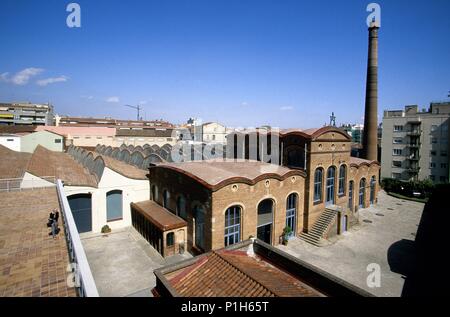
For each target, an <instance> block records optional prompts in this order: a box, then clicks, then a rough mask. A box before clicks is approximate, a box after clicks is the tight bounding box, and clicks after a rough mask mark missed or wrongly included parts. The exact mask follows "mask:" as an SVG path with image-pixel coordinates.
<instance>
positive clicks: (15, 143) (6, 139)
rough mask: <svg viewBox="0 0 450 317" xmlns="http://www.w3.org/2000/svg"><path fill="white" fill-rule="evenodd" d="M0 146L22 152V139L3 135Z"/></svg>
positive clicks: (0, 137) (0, 138)
mask: <svg viewBox="0 0 450 317" xmlns="http://www.w3.org/2000/svg"><path fill="white" fill-rule="evenodd" d="M0 145H3V146H5V147H7V148H9V149H11V150H13V151H16V152H20V137H19V136H16V135H1V136H0Z"/></svg>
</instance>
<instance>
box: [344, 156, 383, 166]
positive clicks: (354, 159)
mask: <svg viewBox="0 0 450 317" xmlns="http://www.w3.org/2000/svg"><path fill="white" fill-rule="evenodd" d="M362 164H364V165H371V164H379V163H378V162H377V161H370V160H365V159H362V158H359V157H353V156H351V157H350V165H356V166H360V165H362Z"/></svg>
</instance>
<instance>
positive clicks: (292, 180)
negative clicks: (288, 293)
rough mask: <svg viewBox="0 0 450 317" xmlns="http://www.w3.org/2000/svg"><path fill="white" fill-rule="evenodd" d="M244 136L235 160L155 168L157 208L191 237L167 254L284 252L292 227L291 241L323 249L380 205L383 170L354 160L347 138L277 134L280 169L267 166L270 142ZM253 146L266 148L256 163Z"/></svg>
mask: <svg viewBox="0 0 450 317" xmlns="http://www.w3.org/2000/svg"><path fill="white" fill-rule="evenodd" d="M238 134H239V133H235V134H232V135H231V136H229V137H228V142H229V143H228V146H227V148H228V149H234V150H235V151H232V154H231V155H232V156H230V154H229V153H228V154H227V155H228V158H221V159H215V160H206V161H188V162H180V163H173V162H172V163H157V164H151V167H150V168H149V171H150V173H149V175H148V177H149V181H150V190H151V195H150V196H151V200H153V201H154V202H156V203H157V204H158V205H160V206H161V207H162V208H165V210H167V212H171V213H173V214H174V215H176V216H177V217H179V218H181V219H182V220H184V221H185V222H186V223H187V227H186V228H180V229H179V231H183V230H187V234H185V232H184V231H183V232H179V233H178V232H173V233H172V234H173V236H171V237H170V238H169V239H163V240H162V241H164V243H170V244H171V245H170V246H169V245H167V246H165V247H174V249H176V250H178V249H180V247H179V246H180V245H183V247H182V248H181V249H183V250H184V246H185V245H186V248H187V250H188V251H191V252H193V253H196V254H199V253H203V252H207V251H210V250H216V249H221V248H223V247H226V246H229V245H232V244H235V243H238V242H240V241H243V240H246V239H248V238H249V237H257V238H258V239H260V240H262V241H264V242H266V243H268V244H271V245H277V244H279V243H281V242H282V238H283V236H284V235H285V233H284V230H285V228H287V227H289V228H290V229H292V232H291V233H290V235H291V236H292V235H295V236H299V237H300V238H302V239H304V240H306V241H308V242H310V243H313V244H320V242H321V241H322V239H323V238H326V237H329V236H332V235H335V234H341V233H343V232H345V231H346V230H347V228H349V227H350V226H351V225H352V224H354V223H356V222H357V221H358V210H359V209H360V208H366V207H368V206H369V205H370V204H374V203H376V200H377V192H378V190H379V188H378V187H379V185H378V174H379V168H380V167H379V164H378V162H376V161H368V160H363V159H357V158H353V157H351V156H350V150H351V149H350V144H351V138H350V137H349V136H348V134H347V133H345V131H343V130H341V129H339V128H336V127H323V128H320V129H308V130H298V129H296V130H292V129H291V130H284V131H280V132H277V134H276V135H275V134H270V133H269V135H266V136H267V137H268V138H269V139H270V138H273V137H275V136H277V137H278V138H279V141H280V143H279V153H280V154H279V164H273V163H266V162H264V161H265V160H266V158H265V157H264V155H263V151H262V148H263V144H265V143H264V142H263V139H264V138H263V135H262V134H260V133H258V132H254V134H255V135H253V136H250V135H249V133H246V134H245V135H238ZM250 139H256V140H257V144H258V145H257V146H256V150H257V151H256V153H257V155H256V159H253V160H252V159H251V158H252V155H251V151H250V148H251V146H249V142H248V141H249V140H250ZM236 140H241V141H242V142H241V143H239V141H237V142H234V141H236ZM268 144H270V142H268ZM236 149H241V151H236ZM269 151H270V149H269ZM239 152H240V153H239ZM135 212H137V213H139V212H140V209H135ZM149 222H151V220H149ZM148 227H151V226H150V224H149V225H148ZM184 237H187V241H185V240H184ZM150 239H151V237H150ZM155 239H160V236H158V237H156V236H155ZM160 243H161V242H160ZM162 247H163V248H164V246H162Z"/></svg>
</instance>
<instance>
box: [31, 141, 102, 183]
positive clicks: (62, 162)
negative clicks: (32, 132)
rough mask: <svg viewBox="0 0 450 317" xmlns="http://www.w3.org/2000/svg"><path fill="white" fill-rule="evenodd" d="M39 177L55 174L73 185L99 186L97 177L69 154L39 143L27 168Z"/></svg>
mask: <svg viewBox="0 0 450 317" xmlns="http://www.w3.org/2000/svg"><path fill="white" fill-rule="evenodd" d="M26 171H27V172H29V173H30V174H33V175H35V176H38V177H43V176H55V178H59V179H61V180H63V181H64V183H65V184H66V185H72V186H90V187H96V186H97V179H96V178H95V176H94V175H92V174H90V173H89V171H88V170H87V169H85V168H84V167H83V166H82V165H81V164H79V163H78V162H77V161H75V160H74V159H73V158H72V157H71V156H70V155H69V154H67V153H62V152H54V151H50V150H48V149H46V148H45V147H43V146H41V145H38V146H37V147H36V149H35V150H34V153H33V154H32V156H31V159H30V162H29V164H28V166H27V169H26Z"/></svg>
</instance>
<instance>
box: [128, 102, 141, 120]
mask: <svg viewBox="0 0 450 317" xmlns="http://www.w3.org/2000/svg"><path fill="white" fill-rule="evenodd" d="M124 106H125V107H129V108H133V109H136V110H137V121H139V120H140V111H141V110H142V107H141V106H140V105H137V106H131V105H124Z"/></svg>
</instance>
